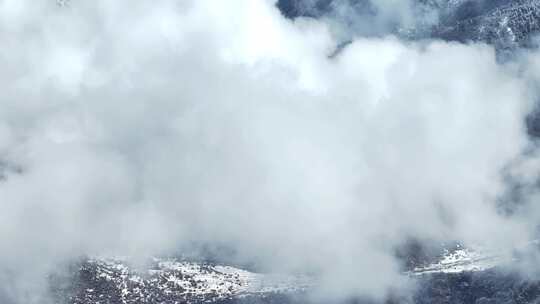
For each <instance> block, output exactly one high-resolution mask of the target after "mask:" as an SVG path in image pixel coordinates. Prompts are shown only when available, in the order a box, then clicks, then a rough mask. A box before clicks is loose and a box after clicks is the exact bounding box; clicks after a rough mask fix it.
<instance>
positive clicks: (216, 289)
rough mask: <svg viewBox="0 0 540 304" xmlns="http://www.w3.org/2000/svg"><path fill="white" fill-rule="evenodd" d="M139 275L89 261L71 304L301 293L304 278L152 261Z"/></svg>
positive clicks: (117, 262)
mask: <svg viewBox="0 0 540 304" xmlns="http://www.w3.org/2000/svg"><path fill="white" fill-rule="evenodd" d="M149 264H150V265H149V266H145V267H143V268H142V269H141V268H137V267H132V266H131V265H130V264H129V262H128V261H127V259H123V258H93V259H89V260H88V261H86V262H84V263H83V264H82V265H81V267H80V268H79V280H78V281H79V286H78V288H77V293H76V294H75V295H73V296H72V297H71V298H70V302H71V303H98V302H100V301H105V302H107V301H108V302H111V301H112V302H114V303H116V302H118V303H123V304H129V303H161V302H166V303H195V302H196V303H201V302H206V303H210V302H216V301H220V300H228V299H233V298H239V297H263V296H265V295H267V294H276V293H294V292H302V291H304V290H306V289H307V288H309V287H311V286H312V285H313V281H312V280H311V279H310V278H308V277H304V276H290V275H270V274H260V273H254V272H250V271H246V270H242V269H239V268H235V267H231V266H221V265H212V264H205V263H194V262H185V261H178V260H176V259H159V258H153V259H152V260H151V262H150V263H149Z"/></svg>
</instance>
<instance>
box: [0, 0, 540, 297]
mask: <svg viewBox="0 0 540 304" xmlns="http://www.w3.org/2000/svg"><path fill="white" fill-rule="evenodd" d="M386 2H392V1H380V2H376V5H379V6H380V7H381V8H388V11H386V10H384V11H385V12H388V13H385V14H384V18H385V20H396V21H397V22H403V20H402V19H403V18H405V17H403V16H407V15H408V14H410V13H409V11H408V8H403V9H399V10H398V8H399V7H400V6H398V7H397V8H396V6H393V5H392V3H389V4H388V3H386ZM400 3H401V2H400ZM390 7H392V9H391V10H390ZM396 10H398V11H396ZM398 16H399V17H398ZM340 40H341V36H339V35H336V33H335V31H333V29H332V25H331V24H330V23H328V22H326V21H324V20H317V19H312V18H297V19H295V20H290V19H287V18H285V17H284V16H283V15H282V14H281V13H280V11H279V10H278V9H277V8H276V7H275V1H267V0H256V1H254V0H231V1H212V0H196V1H190V0H183V1H172V0H168V1H160V2H159V3H158V2H154V1H142V0H141V1H124V0H122V1H114V2H111V1H104V0H96V1H75V0H73V1H69V2H67V4H66V5H63V6H59V5H58V4H57V3H56V2H54V1H38V2H36V1H27V0H3V1H0V41H2V48H1V49H0V82H1V83H2V94H1V95H0V106H1V107H0V176H1V178H0V202H1V204H2V212H1V213H0V241H1V244H2V250H1V251H0V272H2V273H14V272H16V273H18V274H17V275H0V280H1V281H2V283H3V284H1V286H2V287H0V299H1V296H2V295H3V296H4V297H7V298H8V299H17V300H14V301H16V302H20V303H38V302H40V301H42V300H43V299H41V298H39V297H38V296H37V295H38V294H41V292H40V290H39V289H40V288H39V287H41V286H43V284H42V283H40V282H41V281H40V280H42V279H43V280H45V277H46V275H45V274H46V273H47V271H49V270H50V267H54V265H56V264H57V263H60V262H62V261H66V260H69V259H71V258H73V257H77V256H81V255H125V256H132V257H147V256H152V255H160V254H168V253H171V252H176V250H178V248H181V247H182V246H189V244H191V243H192V242H203V243H209V244H212V243H219V244H225V245H226V246H229V247H231V248H235V250H236V251H237V252H238V255H239V259H240V260H244V261H250V260H252V259H256V260H257V261H258V262H259V263H260V264H261V265H260V266H261V267H262V268H264V269H268V270H272V271H281V272H310V273H316V274H317V275H318V276H319V277H320V281H321V293H322V294H326V295H340V296H350V295H360V296H368V297H372V298H375V299H381V298H384V297H385V296H386V295H387V293H388V291H389V290H392V289H395V288H405V287H407V288H408V283H407V282H406V278H405V277H404V276H403V274H402V273H401V268H400V264H399V261H398V260H397V259H396V258H395V254H394V251H395V248H396V246H398V245H399V244H401V243H402V242H403V241H404V240H406V239H409V238H416V239H429V240H437V241H438V240H441V241H442V240H460V241H462V242H464V243H466V244H482V245H483V246H487V247H490V248H502V249H511V248H514V247H516V246H521V245H522V244H523V243H525V242H527V241H529V240H531V239H533V238H534V233H535V231H536V230H535V229H536V224H537V221H538V214H539V213H538V210H537V208H538V207H535V204H534V202H535V197H536V196H535V195H532V194H530V193H527V195H526V197H525V198H524V199H523V202H522V205H523V206H522V207H521V208H522V209H519V210H518V211H516V212H515V213H513V215H508V214H507V213H501V212H500V210H499V204H500V200H501V197H504V194H505V193H506V192H507V191H508V187H509V185H508V183H507V180H506V179H505V178H504V176H503V174H502V173H503V172H511V176H512V178H513V179H519V181H520V183H524V184H527V183H528V184H531V185H533V184H534V182H535V180H536V179H537V174H536V172H535V171H534V170H532V169H530V168H532V167H531V165H523V164H524V163H525V164H531V163H535V162H536V163H537V162H538V160H537V157H536V154H535V153H531V152H530V151H536V149H535V143H534V141H533V140H532V139H531V138H530V137H529V136H528V134H527V128H526V125H525V121H526V118H527V115H528V114H529V113H530V112H531V111H532V110H533V109H534V106H535V100H536V97H537V83H538V79H539V78H538V77H540V76H539V75H538V73H537V72H536V71H537V70H538V69H535V68H534V67H535V66H538V64H539V63H540V59H538V58H540V57H538V54H536V53H535V52H534V51H531V52H527V53H524V54H523V55H521V58H519V59H517V60H516V61H513V62H510V63H505V64H502V63H499V62H497V60H496V56H495V50H494V49H493V48H492V47H491V46H488V45H483V44H480V43H478V44H459V43H449V42H444V41H437V40H432V41H418V42H412V41H404V40H400V39H399V38H397V37H395V36H392V35H391V34H385V35H380V36H377V37H372V36H365V37H362V36H359V37H355V38H354V40H353V41H352V42H351V43H350V44H349V45H347V46H346V47H344V48H343V50H342V51H341V52H340V53H339V54H338V55H337V56H329V55H331V54H332V52H333V51H334V49H335V47H336V45H337V44H338V43H339V42H340ZM505 170H506V171H505ZM531 192H534V191H531ZM509 203H512V202H509Z"/></svg>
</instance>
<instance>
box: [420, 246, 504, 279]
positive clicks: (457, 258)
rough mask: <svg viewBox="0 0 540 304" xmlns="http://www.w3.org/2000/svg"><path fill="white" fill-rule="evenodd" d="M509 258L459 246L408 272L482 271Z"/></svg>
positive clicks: (421, 273)
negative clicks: (434, 260) (426, 264)
mask: <svg viewBox="0 0 540 304" xmlns="http://www.w3.org/2000/svg"><path fill="white" fill-rule="evenodd" d="M509 259H510V257H509V256H507V255H500V254H493V253H487V252H481V251H475V250H472V249H468V248H460V249H457V250H455V251H448V250H446V253H445V255H444V256H443V257H442V259H441V260H440V261H438V262H436V263H433V264H430V265H428V266H424V267H416V268H414V269H413V270H412V271H411V272H410V274H412V275H423V274H431V273H460V272H466V271H484V270H487V269H490V268H493V267H495V266H497V265H500V264H502V263H504V262H505V261H508V260H509Z"/></svg>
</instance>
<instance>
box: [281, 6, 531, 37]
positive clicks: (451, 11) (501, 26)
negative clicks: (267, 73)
mask: <svg viewBox="0 0 540 304" xmlns="http://www.w3.org/2000/svg"><path fill="white" fill-rule="evenodd" d="M334 3H339V7H343V6H344V5H346V6H348V7H350V10H349V11H351V12H354V14H351V13H349V14H348V15H346V16H341V15H337V16H336V14H337V13H336V11H337V9H336V7H338V6H337V5H334ZM417 3H418V6H419V7H421V9H419V10H421V11H424V12H425V11H431V12H433V13H432V14H428V15H429V18H430V21H429V22H424V21H425V20H423V18H422V17H421V16H420V17H419V18H418V22H417V23H416V25H415V26H414V27H411V28H408V27H405V28H403V27H396V28H394V29H392V28H390V32H387V34H388V33H392V32H393V33H394V34H398V35H401V36H402V37H406V38H408V39H425V38H438V39H444V40H448V41H461V42H468V41H482V42H486V43H490V44H493V45H495V46H497V47H498V48H514V47H518V46H527V45H530V43H531V41H530V38H531V37H532V36H534V35H535V34H536V33H537V32H538V31H540V2H539V1H537V0H445V1H426V0H417ZM278 7H279V8H280V9H281V10H282V12H283V14H284V15H285V16H288V17H290V18H295V17H297V16H308V17H320V16H333V17H335V18H337V19H339V20H337V21H338V22H344V23H347V25H346V26H348V25H349V24H350V23H354V22H355V18H356V19H365V18H366V16H371V15H373V14H376V13H377V12H376V10H375V9H374V6H373V5H370V2H369V1H366V0H347V1H327V0H318V1H313V0H311V1H307V0H280V1H278ZM433 15H437V16H438V17H437V19H438V22H433V20H432V19H433ZM349 28H350V29H351V30H354V29H355V27H354V26H353V27H349ZM377 34H381V33H380V32H378V33H377ZM383 34H384V33H383Z"/></svg>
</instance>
